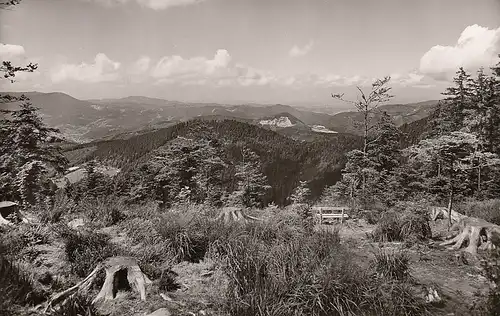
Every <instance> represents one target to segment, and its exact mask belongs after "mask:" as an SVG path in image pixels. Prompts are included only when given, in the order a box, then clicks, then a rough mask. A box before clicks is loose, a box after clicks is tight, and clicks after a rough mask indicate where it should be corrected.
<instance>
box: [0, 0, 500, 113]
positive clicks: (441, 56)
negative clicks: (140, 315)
mask: <svg viewBox="0 0 500 316" xmlns="http://www.w3.org/2000/svg"><path fill="white" fill-rule="evenodd" d="M0 43H1V44H0V59H2V60H12V61H15V62H18V63H23V62H26V61H33V62H37V63H38V64H39V70H38V71H37V73H35V74H31V75H25V76H24V75H23V76H20V77H19V78H18V80H17V82H16V83H14V84H10V83H8V82H6V81H5V80H3V81H2V82H1V85H2V86H1V89H2V90H18V91H26V90H29V91H33V90H36V91H44V92H48V91H61V92H65V93H68V94H71V95H72V96H74V97H77V98H84V99H85V98H115V97H125V96H128V95H144V96H151V97H160V98H166V99H172V100H184V101H206V102H228V103H229V102H231V103H238V102H259V103H288V104H302V103H308V104H328V103H330V102H331V97H330V93H331V92H347V93H348V94H349V93H352V91H355V86H356V85H360V86H365V85H367V84H370V83H371V81H372V80H373V79H374V78H377V77H382V76H384V75H391V76H392V78H393V79H392V86H393V88H394V91H393V92H394V94H395V95H396V97H397V98H396V99H395V100H396V101H401V102H410V101H422V100H428V99H436V98H439V97H440V92H442V91H443V89H444V88H445V87H446V86H447V85H448V82H449V80H450V78H451V77H452V76H453V73H454V72H455V71H456V69H457V67H459V66H464V67H466V68H468V69H470V70H471V71H475V70H476V69H477V68H478V67H480V66H486V67H487V66H489V65H492V64H494V63H496V62H497V61H498V57H497V55H498V54H499V53H500V1H498V0H418V1H416V0H377V1H374V0H23V2H22V3H21V4H20V5H18V6H15V7H11V8H9V9H8V10H1V11H0Z"/></svg>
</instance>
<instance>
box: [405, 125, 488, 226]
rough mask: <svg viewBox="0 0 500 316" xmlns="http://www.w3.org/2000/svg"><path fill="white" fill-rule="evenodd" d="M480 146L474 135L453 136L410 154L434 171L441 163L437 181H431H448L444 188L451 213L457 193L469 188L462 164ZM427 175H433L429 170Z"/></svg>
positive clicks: (411, 150) (414, 148)
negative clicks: (465, 180)
mask: <svg viewBox="0 0 500 316" xmlns="http://www.w3.org/2000/svg"><path fill="white" fill-rule="evenodd" d="M478 144H479V141H478V139H477V137H476V136H475V135H473V134H469V133H464V132H452V133H450V134H449V135H443V136H440V137H438V138H435V139H426V140H422V141H421V142H420V143H419V144H418V145H415V146H412V147H410V148H408V149H407V150H406V153H407V154H408V157H409V158H410V159H411V160H417V161H418V162H421V163H422V166H423V167H427V168H434V167H435V165H436V164H435V162H438V163H439V164H438V166H437V171H436V173H434V174H435V178H430V179H433V180H439V181H441V179H443V180H444V181H441V182H444V183H440V187H442V188H443V189H444V191H445V192H446V195H447V197H446V198H447V200H448V209H449V212H451V209H452V205H453V203H454V200H455V198H456V195H457V193H458V192H459V191H461V192H463V191H464V190H465V188H466V186H467V183H465V182H464V178H463V177H461V176H462V175H463V173H464V172H466V170H464V168H463V165H462V163H461V162H462V161H463V160H464V159H466V158H467V157H469V156H470V155H471V154H472V153H474V152H475V151H476V150H477V147H478ZM426 173H427V174H432V171H431V170H426ZM450 218H451V217H450ZM450 220H451V219H450Z"/></svg>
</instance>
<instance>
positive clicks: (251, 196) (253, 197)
mask: <svg viewBox="0 0 500 316" xmlns="http://www.w3.org/2000/svg"><path fill="white" fill-rule="evenodd" d="M261 168H262V167H261V164H260V160H259V157H258V156H257V154H255V153H254V152H253V151H251V150H250V149H248V148H246V147H243V148H242V149H241V162H240V163H239V164H237V165H236V173H235V179H236V180H237V188H236V190H235V191H234V192H232V193H231V195H230V197H229V200H230V201H231V202H232V203H233V204H239V205H243V206H246V207H263V206H265V204H266V200H265V198H266V196H267V194H268V192H269V189H271V186H270V185H269V184H268V183H267V178H266V176H265V175H264V174H263V173H262V171H261Z"/></svg>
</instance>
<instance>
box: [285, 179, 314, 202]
mask: <svg viewBox="0 0 500 316" xmlns="http://www.w3.org/2000/svg"><path fill="white" fill-rule="evenodd" d="M310 196H311V189H309V187H308V184H307V181H300V182H299V185H298V186H297V187H296V188H295V190H294V192H293V194H292V195H291V196H290V200H291V201H292V202H293V203H294V204H307V202H308V201H309V198H310Z"/></svg>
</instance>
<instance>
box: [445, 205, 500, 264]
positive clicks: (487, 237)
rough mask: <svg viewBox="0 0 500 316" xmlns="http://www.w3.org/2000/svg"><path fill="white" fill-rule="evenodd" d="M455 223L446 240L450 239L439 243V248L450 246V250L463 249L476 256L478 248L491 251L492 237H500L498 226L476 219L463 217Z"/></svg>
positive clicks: (492, 245) (499, 227)
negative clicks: (495, 235)
mask: <svg viewBox="0 0 500 316" xmlns="http://www.w3.org/2000/svg"><path fill="white" fill-rule="evenodd" d="M460 215H461V214H460ZM462 216H463V217H462V218H461V219H460V220H459V221H458V222H456V223H455V224H454V225H453V226H452V227H451V229H450V231H451V232H454V234H452V235H451V236H448V238H452V239H450V240H447V241H445V242H443V243H441V246H448V245H452V244H453V246H451V247H450V249H453V250H459V249H460V248H462V247H464V246H465V245H467V246H466V248H465V251H467V252H469V253H471V254H473V255H476V254H477V250H478V248H480V249H492V248H494V247H495V245H494V244H493V243H492V240H493V235H494V234H497V235H500V226H498V225H495V224H493V223H490V222H488V221H485V220H483V219H480V218H476V217H468V216H464V215H462Z"/></svg>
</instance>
